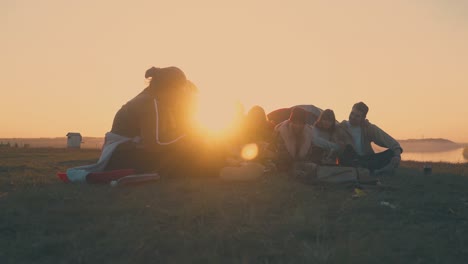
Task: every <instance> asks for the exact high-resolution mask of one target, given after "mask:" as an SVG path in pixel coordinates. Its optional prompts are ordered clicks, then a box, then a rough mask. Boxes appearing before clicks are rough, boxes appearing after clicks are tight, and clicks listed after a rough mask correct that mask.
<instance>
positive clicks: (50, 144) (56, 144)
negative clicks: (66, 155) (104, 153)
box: [0, 137, 104, 149]
mask: <svg viewBox="0 0 468 264" xmlns="http://www.w3.org/2000/svg"><path fill="white" fill-rule="evenodd" d="M103 144H104V138H102V137H83V143H81V148H90V149H91V148H94V149H100V148H101V147H102V145H103ZM0 147H12V148H14V147H18V148H24V147H29V148H66V147H67V137H56V138H0Z"/></svg>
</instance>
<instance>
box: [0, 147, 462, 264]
mask: <svg viewBox="0 0 468 264" xmlns="http://www.w3.org/2000/svg"><path fill="white" fill-rule="evenodd" d="M98 156H99V150H93V149H82V150H67V149H59V148H47V149H46V148H43V149H41V148H37V149H36V148H30V149H21V148H18V149H14V148H10V149H6V148H4V149H0V263H2V264H3V263H5V264H6V263H466V262H467V259H468V177H467V176H468V175H467V171H468V170H467V168H468V166H467V164H458V165H453V164H440V165H439V164H434V165H433V173H432V174H431V175H423V174H422V172H421V166H422V165H421V164H419V163H415V162H403V164H402V167H401V168H400V169H398V171H397V173H396V174H395V175H394V176H393V177H388V178H385V179H384V180H383V181H384V183H385V184H386V185H387V186H392V187H393V188H383V189H376V188H370V189H365V194H366V195H364V196H362V197H359V198H353V197H352V195H353V190H354V186H352V185H329V184H317V185H304V184H302V183H300V182H297V181H294V180H292V179H289V178H288V177H285V176H284V175H280V174H270V175H266V176H264V177H263V178H261V179H260V180H256V181H251V182H223V181H221V180H220V179H218V178H214V177H206V176H205V175H197V172H193V175H185V176H184V177H175V178H162V179H161V180H160V181H159V182H155V183H152V184H146V185H138V186H132V187H119V188H111V187H110V186H108V185H84V184H83V185H81V184H77V185H72V184H64V183H62V182H60V181H59V180H58V179H57V178H56V176H55V173H56V172H57V171H64V170H65V169H66V168H69V167H73V166H77V165H84V164H89V163H94V162H95V161H96V160H97V158H98Z"/></svg>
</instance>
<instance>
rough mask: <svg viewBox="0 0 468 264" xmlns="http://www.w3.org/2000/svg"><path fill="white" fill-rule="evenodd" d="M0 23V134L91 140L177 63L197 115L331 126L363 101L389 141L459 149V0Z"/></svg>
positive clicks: (467, 92) (138, 3)
mask: <svg viewBox="0 0 468 264" xmlns="http://www.w3.org/2000/svg"><path fill="white" fill-rule="evenodd" d="M0 18H1V23H0V32H1V33H2V41H0V54H1V59H0V72H1V74H0V91H1V96H2V101H1V104H0V137H62V136H65V134H66V133H67V132H69V131H76V132H81V134H82V135H84V136H104V133H105V132H107V131H109V130H110V128H111V125H112V120H113V117H114V114H115V113H116V111H117V110H118V109H119V108H120V107H121V106H122V105H123V104H124V103H126V102H127V101H128V100H130V99H131V98H133V97H134V96H135V95H137V94H138V93H139V92H140V91H141V90H142V89H143V88H145V86H146V83H145V79H144V72H145V70H146V69H147V68H149V67H151V66H159V67H165V66H178V67H180V68H181V69H182V70H183V71H184V72H185V73H186V75H187V77H188V78H189V79H190V80H192V81H193V82H194V83H195V84H196V85H197V86H198V87H199V89H200V91H201V97H202V103H203V105H204V107H205V108H210V109H213V108H216V109H219V108H223V107H227V106H229V105H231V104H232V103H233V102H234V101H235V100H239V101H240V102H242V103H243V104H244V105H245V107H246V109H247V110H248V108H249V107H251V106H252V105H254V104H258V105H261V106H263V107H264V108H265V109H266V110H267V111H271V110H274V109H276V108H280V107H289V106H292V105H295V104H314V105H316V106H318V107H321V108H323V109H325V108H331V109H333V110H334V111H335V114H336V116H337V119H338V120H340V121H341V120H343V119H345V118H347V116H348V114H349V111H350V109H351V106H352V105H353V104H354V103H355V102H358V101H364V102H365V103H367V105H368V106H369V107H370V111H369V115H368V118H369V120H370V121H371V122H373V123H375V124H377V125H378V126H380V127H381V128H383V129H384V130H385V131H387V132H389V133H390V134H391V135H392V136H394V137H395V138H397V139H408V138H422V137H424V138H439V137H443V138H448V139H451V140H454V141H456V142H468V1H463V0H445V1H439V0H388V1H383V0H382V1H376V0H361V1H359V0H357V1H349V0H342V1H330V0H328V1H327V0H322V1H314V0H290V1H275V0H268V1H267V0H261V1H256V0H236V1H222V0H198V1H181V0H172V1H158V0H151V1H149V0H148V1H146V0H134V1H115V0H113V1H110V0H99V1H96V0H80V1H71V0H41V1H36V0H28V1H25V0H1V1H0ZM212 113H225V112H223V111H222V110H219V111H218V110H217V111H213V112H212ZM212 118H213V119H215V118H217V117H215V116H213V117H212Z"/></svg>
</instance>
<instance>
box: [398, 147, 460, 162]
mask: <svg viewBox="0 0 468 264" xmlns="http://www.w3.org/2000/svg"><path fill="white" fill-rule="evenodd" d="M401 159H402V160H414V161H422V162H424V161H430V162H449V163H465V162H468V159H466V158H465V157H463V148H458V149H454V150H449V151H438V152H403V153H402V154H401Z"/></svg>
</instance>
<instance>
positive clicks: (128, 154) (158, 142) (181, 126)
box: [100, 67, 403, 173]
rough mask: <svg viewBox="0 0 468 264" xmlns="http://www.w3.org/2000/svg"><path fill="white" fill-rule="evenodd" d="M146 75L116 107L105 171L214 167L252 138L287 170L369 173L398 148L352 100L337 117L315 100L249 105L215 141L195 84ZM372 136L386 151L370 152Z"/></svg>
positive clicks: (383, 166) (171, 71) (173, 73)
mask: <svg viewBox="0 0 468 264" xmlns="http://www.w3.org/2000/svg"><path fill="white" fill-rule="evenodd" d="M145 77H146V78H147V79H148V80H149V85H148V87H147V88H145V89H144V90H143V91H142V92H141V93H139V94H138V95H137V96H136V97H135V98H133V99H131V100H130V101H128V102H127V103H126V104H125V105H123V106H122V107H121V109H120V110H119V111H118V112H117V113H116V115H115V118H114V121H113V125H112V130H111V131H110V132H108V133H107V134H106V136H105V143H104V147H103V152H102V154H101V159H100V161H101V160H103V161H105V162H104V163H103V167H101V168H102V170H105V171H107V170H118V169H124V168H133V169H136V170H137V171H139V172H150V171H158V172H163V171H164V172H168V173H193V172H197V173H212V172H216V171H219V169H220V168H222V167H223V166H226V159H227V158H228V157H229V156H236V155H237V154H238V153H239V151H240V149H241V148H242V146H244V145H246V144H249V143H255V144H257V146H258V148H259V154H258V156H257V157H256V160H258V161H259V162H262V161H264V160H269V161H273V162H274V163H275V164H276V167H277V168H278V169H279V170H284V171H288V170H290V169H291V167H292V166H293V165H294V163H296V162H313V163H315V164H319V165H320V164H321V165H329V166H352V167H363V168H368V169H369V170H370V171H371V173H380V172H385V171H392V170H393V169H395V168H397V167H398V165H399V162H400V154H401V153H402V151H403V150H402V148H401V147H400V145H399V143H398V142H397V141H396V140H395V139H394V138H392V137H391V136H390V135H388V134H387V133H385V132H384V131H383V130H382V129H380V128H379V127H377V126H376V125H374V124H372V123H370V122H369V121H368V120H367V119H366V115H367V113H368V111H369V108H368V107H367V105H366V104H364V103H363V102H359V103H356V104H354V105H353V107H352V109H351V113H350V115H349V119H348V120H345V121H343V122H341V123H338V122H337V121H336V119H335V114H334V112H333V110H330V109H326V110H323V111H321V110H320V109H318V108H316V107H314V106H312V105H299V106H295V107H290V108H284V109H279V110H277V111H274V112H272V113H269V114H268V115H267V114H266V113H265V111H264V109H263V108H262V107H260V106H254V107H252V108H251V109H250V110H249V111H248V112H247V114H246V115H242V116H241V117H240V118H238V120H237V122H236V123H235V124H234V126H235V130H233V131H234V133H233V135H232V136H231V137H229V138H226V140H224V141H222V140H221V141H214V140H212V139H211V138H210V137H208V136H207V134H206V133H204V131H203V130H200V129H199V126H197V125H196V124H195V123H196V122H195V117H194V115H195V112H196V109H197V100H196V98H197V92H198V90H197V88H196V86H195V85H194V84H193V83H192V82H190V81H189V80H188V79H187V78H186V76H185V74H184V72H183V71H182V70H180V69H179V68H177V67H167V68H155V67H153V68H150V69H148V70H147V71H146V74H145ZM214 111H215V110H214ZM371 142H374V143H375V144H376V145H379V146H381V147H384V148H387V150H386V151H383V152H380V153H374V150H373V148H372V146H371ZM103 156H107V157H106V158H103Z"/></svg>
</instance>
